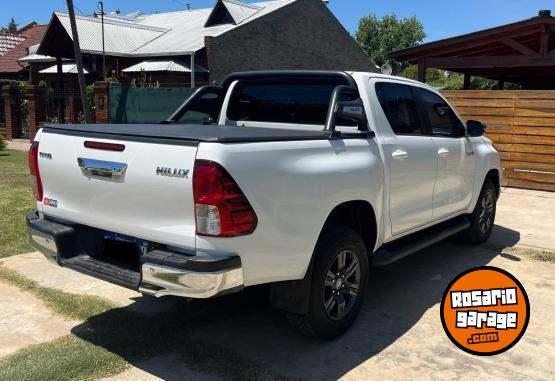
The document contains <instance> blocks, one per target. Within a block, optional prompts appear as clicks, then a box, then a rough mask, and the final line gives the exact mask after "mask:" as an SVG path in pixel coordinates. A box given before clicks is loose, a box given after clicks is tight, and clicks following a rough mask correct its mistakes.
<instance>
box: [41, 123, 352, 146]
mask: <svg viewBox="0 0 555 381" xmlns="http://www.w3.org/2000/svg"><path fill="white" fill-rule="evenodd" d="M43 128H44V129H43V131H44V132H45V133H54V134H62V135H72V136H83V137H91V138H98V139H114V140H131V141H151V140H154V141H158V142H160V143H169V144H179V142H182V144H183V143H185V144H187V143H189V144H191V143H192V144H196V143H198V142H214V143H249V142H271V141H295V140H327V139H329V138H330V136H331V133H330V132H329V131H303V130H281V129H277V128H260V127H236V126H225V127H222V126H214V125H190V124H181V125H179V124H174V125H171V124H168V125H164V124H46V125H45V126H44V127H43ZM352 135H356V138H359V139H360V138H361V137H362V136H360V135H359V134H349V136H344V137H343V138H354V137H355V136H352ZM336 137H337V136H336Z"/></svg>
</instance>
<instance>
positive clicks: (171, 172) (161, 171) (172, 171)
mask: <svg viewBox="0 0 555 381" xmlns="http://www.w3.org/2000/svg"><path fill="white" fill-rule="evenodd" d="M190 172H191V171H189V170H188V169H183V168H169V167H156V175H158V176H167V177H181V178H189V173H190Z"/></svg>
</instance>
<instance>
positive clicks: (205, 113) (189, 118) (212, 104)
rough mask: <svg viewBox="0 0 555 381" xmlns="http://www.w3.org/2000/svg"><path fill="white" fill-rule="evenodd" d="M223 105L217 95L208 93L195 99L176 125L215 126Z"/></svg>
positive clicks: (219, 96) (221, 99) (221, 98)
mask: <svg viewBox="0 0 555 381" xmlns="http://www.w3.org/2000/svg"><path fill="white" fill-rule="evenodd" d="M222 103H223V96H221V95H220V94H219V93H215V92H213V93H212V92H208V93H205V94H203V95H202V96H200V97H198V98H196V99H195V100H194V102H192V103H191V104H190V105H189V107H188V109H187V111H186V112H185V114H183V116H181V118H179V120H178V121H176V123H177V124H216V123H217V122H218V115H219V113H220V109H221V107H222Z"/></svg>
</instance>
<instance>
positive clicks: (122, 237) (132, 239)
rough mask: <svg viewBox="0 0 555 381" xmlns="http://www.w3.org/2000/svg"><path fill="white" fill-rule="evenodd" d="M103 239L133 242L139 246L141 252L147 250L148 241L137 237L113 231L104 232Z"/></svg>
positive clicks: (143, 252) (144, 252)
mask: <svg viewBox="0 0 555 381" xmlns="http://www.w3.org/2000/svg"><path fill="white" fill-rule="evenodd" d="M104 239H111V240H114V241H120V242H129V243H134V244H135V245H137V247H138V248H139V250H140V252H141V254H143V255H144V254H146V253H147V251H148V242H147V241H145V240H142V239H139V238H135V237H132V236H129V235H125V234H119V233H114V232H105V233H104Z"/></svg>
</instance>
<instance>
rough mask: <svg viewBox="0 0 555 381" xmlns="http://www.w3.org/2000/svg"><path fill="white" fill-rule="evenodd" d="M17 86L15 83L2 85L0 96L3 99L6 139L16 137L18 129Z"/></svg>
mask: <svg viewBox="0 0 555 381" xmlns="http://www.w3.org/2000/svg"><path fill="white" fill-rule="evenodd" d="M17 90H18V89H17V86H15V85H5V86H2V97H3V99H4V104H3V105H2V107H4V110H5V113H4V117H5V119H6V131H5V132H6V139H7V140H12V139H13V138H17V135H18V129H19V112H18V110H17V107H18V106H19V105H18V104H17Z"/></svg>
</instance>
